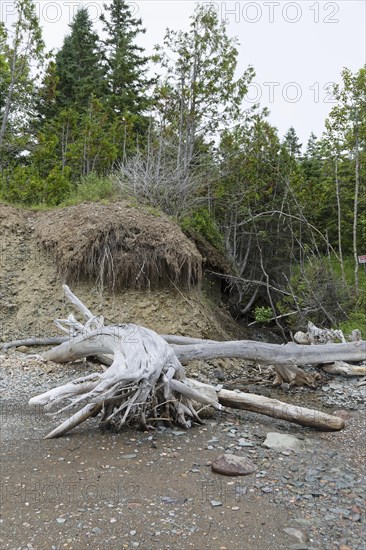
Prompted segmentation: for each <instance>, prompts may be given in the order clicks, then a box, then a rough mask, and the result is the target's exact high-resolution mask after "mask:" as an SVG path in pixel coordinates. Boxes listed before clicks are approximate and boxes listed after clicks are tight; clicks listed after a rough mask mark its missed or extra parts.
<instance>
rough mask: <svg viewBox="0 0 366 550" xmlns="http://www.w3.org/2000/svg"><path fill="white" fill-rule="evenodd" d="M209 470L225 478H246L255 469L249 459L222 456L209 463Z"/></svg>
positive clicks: (230, 455)
mask: <svg viewBox="0 0 366 550" xmlns="http://www.w3.org/2000/svg"><path fill="white" fill-rule="evenodd" d="M211 469H212V470H213V471H214V472H216V473H217V474H222V475H226V476H246V475H249V474H251V473H253V472H254V471H255V470H256V469H257V467H256V465H255V464H254V462H252V461H251V460H249V458H246V457H240V456H236V455H232V454H223V455H220V456H219V457H218V458H216V459H215V460H214V461H213V462H212V463H211Z"/></svg>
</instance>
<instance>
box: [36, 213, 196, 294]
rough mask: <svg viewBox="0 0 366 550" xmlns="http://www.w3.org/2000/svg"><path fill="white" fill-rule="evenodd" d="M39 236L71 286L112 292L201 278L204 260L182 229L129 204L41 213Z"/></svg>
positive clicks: (191, 284)
mask: <svg viewBox="0 0 366 550" xmlns="http://www.w3.org/2000/svg"><path fill="white" fill-rule="evenodd" d="M35 233H36V238H37V240H38V242H39V244H40V245H41V247H42V248H43V249H44V250H46V251H48V252H50V253H51V255H52V256H53V258H54V260H55V262H56V265H57V268H58V272H59V275H60V276H61V277H62V278H63V279H64V280H65V281H67V282H68V283H73V282H76V281H79V280H87V281H96V282H97V285H98V287H99V288H101V289H103V288H104V287H106V288H108V289H111V290H119V289H121V288H130V289H141V288H148V289H150V288H159V287H167V286H177V287H180V288H191V287H194V286H196V285H197V284H198V283H199V282H200V281H201V279H202V256H201V254H200V253H199V252H198V250H197V248H196V246H195V244H194V243H192V242H191V241H190V240H189V239H188V238H187V237H186V236H185V235H184V234H183V233H182V231H181V230H180V228H179V227H178V226H177V225H175V224H174V223H172V222H171V221H170V220H169V219H168V218H166V217H165V216H163V215H156V214H153V213H150V212H147V211H146V210H144V209H142V208H138V207H132V206H130V205H129V204H128V203H126V202H118V203H114V204H108V205H104V204H93V205H90V204H81V205H77V206H73V207H68V208H64V209H61V210H53V211H49V212H44V213H41V214H40V215H39V216H38V217H37V221H36V224H35Z"/></svg>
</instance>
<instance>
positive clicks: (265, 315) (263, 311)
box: [254, 306, 273, 323]
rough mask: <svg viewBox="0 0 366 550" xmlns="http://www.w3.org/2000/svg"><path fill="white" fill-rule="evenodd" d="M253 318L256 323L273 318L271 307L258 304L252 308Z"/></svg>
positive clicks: (266, 321) (265, 321)
mask: <svg viewBox="0 0 366 550" xmlns="http://www.w3.org/2000/svg"><path fill="white" fill-rule="evenodd" d="M254 318H255V320H256V321H257V323H268V322H269V321H271V320H272V319H273V311H272V308H271V307H265V306H258V307H256V308H255V310H254Z"/></svg>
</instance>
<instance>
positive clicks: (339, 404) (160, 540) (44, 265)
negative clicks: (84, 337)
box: [0, 205, 366, 550]
mask: <svg viewBox="0 0 366 550" xmlns="http://www.w3.org/2000/svg"><path fill="white" fill-rule="evenodd" d="M37 215H38V214H37V213H31V212H29V213H26V212H19V211H17V210H15V209H11V208H10V207H5V206H2V205H0V229H1V237H0V243H1V245H0V269H1V270H0V315H1V337H0V342H1V340H2V341H3V342H5V341H8V340H11V339H15V338H24V337H29V336H30V335H32V336H44V335H45V334H47V335H51V334H52V335H58V334H59V333H58V332H57V330H56V329H53V328H52V320H53V319H54V318H60V317H61V318H63V317H65V316H66V314H67V313H69V308H68V307H67V306H66V305H65V303H64V300H63V296H62V290H61V284H62V282H63V281H62V280H61V279H60V278H59V276H58V274H57V270H56V266H55V264H54V262H53V260H52V256H50V255H48V256H47V255H46V254H45V253H44V252H43V251H42V250H40V249H39V247H38V245H37V241H36V239H35V236H34V233H35V226H36V218H37ZM43 215H44V214H43ZM72 290H73V291H74V292H75V293H76V294H77V295H78V296H79V297H80V298H81V299H82V300H83V301H84V303H85V304H87V305H88V307H89V308H90V309H91V310H92V311H93V312H95V313H98V314H103V315H105V316H106V318H107V319H106V322H107V323H120V322H134V323H137V324H141V325H144V326H148V327H149V328H152V329H154V330H156V331H157V332H159V333H170V334H183V335H187V336H194V337H203V338H213V339H228V338H229V337H233V335H235V337H237V338H239V337H242V338H245V337H247V335H246V334H245V332H244V331H242V329H238V328H237V327H235V325H234V323H232V322H231V321H230V320H229V317H228V316H227V315H226V313H225V311H224V310H222V309H219V308H218V307H217V306H213V305H212V304H211V303H210V302H209V300H208V299H207V298H205V297H204V296H203V295H202V294H201V293H200V292H198V291H191V292H189V293H188V292H185V291H184V292H183V291H180V290H158V291H151V292H147V291H137V290H136V291H119V292H118V293H117V292H116V293H115V294H112V295H107V294H104V295H102V294H100V292H99V291H98V290H96V288H95V286H94V285H93V284H91V283H90V284H86V283H83V282H79V284H77V285H75V286H74V287H73V288H72ZM23 351H24V350H23ZM30 351H31V352H33V353H35V352H36V351H37V350H35V349H33V350H30ZM97 368H98V367H97V366H95V365H92V364H89V363H88V362H83V361H82V362H78V363H75V364H72V365H63V366H60V365H54V364H47V363H46V364H44V363H39V362H38V361H37V360H36V359H35V358H29V356H28V355H27V354H25V353H21V352H20V351H19V350H18V351H11V352H9V353H5V352H2V351H1V350H0V397H1V409H0V412H1V432H0V442H1V462H0V468H1V470H0V475H1V480H0V489H1V493H0V497H1V517H0V549H1V550H8V549H11V550H16V549H28V550H32V549H33V550H62V549H67V550H84V549H87V548H91V549H95V550H99V549H100V550H102V549H103V550H104V549H105V548H111V549H112V550H114V549H116V550H122V549H132V548H138V549H143V550H150V549H156V550H168V549H169V550H173V549H174V550H175V549H181V548H183V549H185V548H187V549H188V548H192V549H194V550H200V549H207V550H235V549H238V550H252V549H253V550H270V549H271V550H272V549H276V550H277V549H279V550H281V549H288V550H306V549H308V550H311V549H314V550H364V549H365V544H364V540H365V536H364V535H365V533H364V524H363V514H364V497H365V491H366V488H365V478H364V474H365V439H364V434H365V400H364V398H363V395H362V393H361V390H362V389H364V387H363V388H361V389H359V388H358V387H357V386H356V383H355V382H353V383H352V384H351V382H350V381H348V380H342V379H340V378H339V377H336V378H332V377H330V376H326V377H325V379H324V380H323V381H322V385H321V386H320V387H319V389H318V390H315V391H314V390H310V389H309V388H305V389H303V388H299V389H295V390H291V392H290V394H284V393H283V392H282V393H281V390H274V389H273V388H272V386H271V382H272V379H273V374H272V373H271V371H270V370H268V371H263V370H261V369H259V368H258V366H257V365H248V364H246V363H245V362H240V361H225V360H220V361H211V362H206V363H204V362H200V363H198V362H195V363H193V364H191V365H190V366H189V367H187V370H188V372H189V374H190V375H191V376H195V377H197V378H199V379H200V380H203V381H208V382H211V383H215V382H216V383H217V382H218V381H220V383H223V384H225V383H226V382H229V381H230V382H231V383H232V382H233V381H235V380H239V379H240V381H241V385H243V384H244V388H243V387H241V389H247V391H255V392H256V393H261V394H263V395H267V396H269V395H272V396H273V397H276V398H278V399H282V400H284V401H289V402H293V403H296V404H302V405H304V406H309V407H314V408H320V409H323V410H325V411H326V412H328V413H333V412H334V411H336V410H337V409H338V410H339V409H342V411H343V412H342V413H341V414H343V415H345V417H346V429H345V430H344V431H342V432H339V433H327V434H324V433H319V432H316V431H315V430H312V429H306V428H302V427H300V426H296V425H292V424H290V423H286V422H282V421H279V420H275V419H272V418H267V417H264V416H259V415H255V414H252V413H246V412H238V411H237V412H235V411H227V412H223V413H217V414H216V416H214V417H212V418H209V419H207V421H206V423H205V425H204V426H195V427H193V429H191V430H189V431H187V432H186V431H183V430H179V429H177V430H171V429H165V430H164V429H160V430H157V431H156V432H153V433H151V432H136V431H132V430H127V429H126V430H125V431H123V432H121V433H118V434H116V433H112V432H105V433H102V432H101V431H100V429H99V427H98V422H97V420H89V421H88V423H86V424H85V425H83V426H81V427H79V428H77V429H75V430H74V431H72V432H71V433H70V434H69V435H68V436H65V437H62V438H60V439H55V440H44V436H45V434H46V433H47V432H48V431H50V429H51V428H53V427H55V425H56V424H57V423H58V421H57V420H55V419H54V418H52V417H49V416H47V415H45V413H44V411H43V410H40V409H30V408H29V407H28V405H27V403H28V400H29V398H30V397H32V396H34V395H36V394H38V393H41V392H42V391H45V390H47V389H49V388H51V387H54V386H56V385H60V384H62V383H65V382H67V381H68V380H70V379H72V378H76V377H77V376H81V375H83V374H87V373H89V372H93V371H95V370H96V369H97ZM243 376H244V378H245V377H246V380H244V381H243ZM332 384H333V386H332ZM337 414H338V413H337ZM268 432H279V433H283V434H290V435H294V436H296V437H298V438H299V439H300V440H304V438H305V439H306V440H308V441H309V447H307V449H306V450H304V451H302V452H293V451H282V452H281V451H274V450H273V449H267V448H265V447H264V446H263V442H264V440H265V437H266V434H267V433H268ZM243 438H244V440H245V441H244V446H242V445H243V443H242V441H243ZM310 443H311V445H310ZM223 452H233V453H235V454H239V455H242V456H247V457H248V458H250V459H251V460H252V461H253V462H254V463H255V465H256V468H257V469H256V471H255V472H254V473H253V474H251V475H249V476H245V477H240V478H239V477H236V478H231V477H225V476H220V475H218V474H215V473H213V472H212V471H211V467H210V464H211V461H212V460H213V459H215V458H216V457H217V456H219V455H220V454H222V453H223Z"/></svg>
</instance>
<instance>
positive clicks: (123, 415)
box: [30, 285, 366, 438]
mask: <svg viewBox="0 0 366 550" xmlns="http://www.w3.org/2000/svg"><path fill="white" fill-rule="evenodd" d="M64 291H65V294H66V297H67V298H68V300H69V301H70V302H71V303H72V304H73V305H74V306H75V307H76V308H77V309H78V311H79V312H81V313H82V314H83V316H84V319H85V321H86V322H85V324H82V323H80V322H78V321H77V320H76V319H75V318H74V316H73V315H70V316H69V317H68V318H67V319H58V320H56V324H57V325H58V326H59V328H61V329H62V330H64V331H65V332H68V334H69V338H68V339H67V341H64V342H63V343H61V344H60V345H59V346H57V347H55V348H53V349H51V350H49V351H46V352H45V353H44V354H43V355H42V358H43V359H44V360H50V361H55V362H60V363H64V362H69V361H73V360H75V359H79V358H83V357H88V356H95V355H97V356H100V355H101V354H107V358H111V359H110V362H111V363H112V364H111V366H110V367H109V368H108V369H107V370H106V371H105V372H103V373H99V372H98V373H93V374H90V375H88V376H85V377H81V378H78V379H76V380H73V381H71V382H69V383H68V384H65V385H63V386H60V387H57V388H54V389H52V390H50V391H48V392H45V393H43V394H41V395H38V396H36V397H33V398H32V399H31V400H30V404H31V405H41V406H44V408H45V410H46V411H51V410H53V409H54V408H58V410H56V412H53V414H54V415H55V416H56V415H59V414H61V413H68V414H69V418H67V419H66V420H65V421H64V422H63V423H62V424H61V425H59V426H58V427H57V428H56V429H55V430H53V431H52V432H51V433H50V434H48V436H46V437H47V438H51V437H56V436H60V435H62V434H64V433H66V432H67V431H69V430H70V429H72V428H74V427H75V426H77V425H79V424H81V423H82V422H84V421H85V420H86V419H87V418H90V417H93V416H96V415H98V414H100V415H101V420H102V426H104V427H112V428H114V429H120V428H121V427H122V426H124V425H134V426H136V425H138V426H139V427H142V428H144V429H150V428H153V427H154V426H156V423H157V422H159V421H161V420H162V419H164V421H167V422H169V423H170V424H173V423H177V424H179V425H180V426H183V427H184V428H189V427H190V426H191V425H192V422H197V423H200V422H201V419H200V416H199V408H200V407H204V408H205V407H207V406H211V407H214V408H216V409H220V408H222V405H225V406H230V407H234V408H245V409H247V410H251V411H255V412H258V413H260V414H266V415H269V416H272V417H275V418H282V419H286V420H289V421H292V422H296V423H299V424H302V425H306V426H312V427H317V428H318V429H322V430H339V429H342V428H343V426H344V423H343V420H342V419H338V418H336V417H333V416H330V415H326V414H323V413H320V412H318V411H311V410H309V409H304V408H301V407H294V406H291V405H288V404H286V403H281V402H280V401H276V400H272V399H268V398H265V397H261V396H255V395H251V394H245V393H241V392H233V391H228V390H223V389H221V388H218V390H217V392H215V388H213V387H211V386H207V385H204V384H197V382H194V381H192V380H189V379H188V378H187V377H186V376H185V373H184V369H183V367H182V365H181V362H180V361H187V360H190V359H197V358H212V357H244V358H246V359H248V358H251V359H253V360H255V361H258V362H263V363H265V364H273V365H274V366H276V365H277V366H280V365H281V363H282V362H283V361H287V363H288V369H287V371H286V369H285V370H283V369H282V373H283V376H282V378H283V379H286V380H287V379H289V381H290V383H292V382H294V380H295V379H296V377H299V376H301V375H302V374H301V373H303V371H302V370H301V369H298V367H296V366H295V363H296V362H298V363H299V364H306V363H319V362H320V358H321V357H322V356H323V355H324V357H325V360H328V362H329V357H331V360H334V359H335V358H338V357H344V356H347V357H348V358H349V357H352V359H358V360H362V359H365V358H366V349H365V344H366V343H365V342H357V343H355V344H336V345H327V346H322V350H321V351H322V353H319V347H318V346H296V344H287V345H286V346H278V345H274V344H262V343H258V342H250V341H242V342H221V343H220V342H211V341H205V342H203V343H202V341H201V340H198V339H191V338H185V337H173V336H164V337H161V336H159V335H158V334H156V333H155V332H153V331H151V330H149V329H147V328H144V327H140V326H138V325H133V324H123V325H116V326H107V327H106V326H104V320H103V317H101V316H98V317H96V316H93V314H92V313H91V311H90V310H89V309H88V308H87V307H86V306H85V305H84V304H83V303H82V302H80V300H79V299H78V298H77V297H76V296H75V295H74V294H73V293H72V292H71V291H70V289H69V288H68V287H67V286H66V285H64ZM168 342H175V343H174V344H173V343H168ZM188 342H189V343H188ZM302 348H305V349H302ZM324 348H326V349H325V353H324V352H323V350H324ZM339 348H341V349H339ZM297 349H299V351H298V352H297ZM305 350H306V351H305ZM314 350H318V353H315V352H314ZM308 352H310V354H309V355H308ZM305 357H306V359H305ZM102 358H106V356H105V355H102ZM291 368H292V369H294V368H295V371H294V372H295V378H294V377H293V376H292V377H291ZM296 369H298V371H300V373H299V372H298V371H297V370H296ZM277 372H278V371H277ZM286 372H287V374H286ZM204 386H206V387H204Z"/></svg>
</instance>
